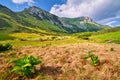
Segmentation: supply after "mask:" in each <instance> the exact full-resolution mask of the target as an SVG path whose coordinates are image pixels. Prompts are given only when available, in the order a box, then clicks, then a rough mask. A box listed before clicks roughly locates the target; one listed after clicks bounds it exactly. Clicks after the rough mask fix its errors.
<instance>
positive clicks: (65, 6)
mask: <svg viewBox="0 0 120 80" xmlns="http://www.w3.org/2000/svg"><path fill="white" fill-rule="evenodd" d="M119 3H120V2H119V0H0V4H2V5H4V6H7V7H8V8H10V9H11V10H13V11H16V12H18V11H22V10H24V8H28V7H29V6H37V7H40V8H41V9H44V10H46V11H48V12H50V13H52V14H55V15H57V16H59V17H69V18H74V17H80V16H89V17H91V18H92V19H93V21H95V22H98V23H100V24H103V25H110V26H118V25H120V4H119Z"/></svg>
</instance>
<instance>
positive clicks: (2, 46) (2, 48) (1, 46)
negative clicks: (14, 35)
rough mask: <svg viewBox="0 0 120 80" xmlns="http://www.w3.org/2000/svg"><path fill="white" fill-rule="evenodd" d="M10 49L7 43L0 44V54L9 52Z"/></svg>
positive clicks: (10, 46)
mask: <svg viewBox="0 0 120 80" xmlns="http://www.w3.org/2000/svg"><path fill="white" fill-rule="evenodd" d="M11 49H12V45H11V44H9V43H7V44H0V52H2V51H7V50H11Z"/></svg>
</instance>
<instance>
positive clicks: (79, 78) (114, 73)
mask: <svg viewBox="0 0 120 80" xmlns="http://www.w3.org/2000/svg"><path fill="white" fill-rule="evenodd" d="M111 48H114V51H111V50H110V49H111ZM88 51H91V52H92V54H95V55H97V56H98V57H99V59H100V65H99V66H96V67H94V66H92V65H91V64H90V60H89V59H88V60H86V59H83V56H84V55H86V54H87V52H88ZM15 52H16V55H15V56H16V57H21V56H23V55H24V54H27V55H34V56H36V57H37V56H41V57H42V66H41V70H40V71H38V73H37V74H36V75H35V76H34V77H33V78H32V79H33V80H120V45H117V44H92V43H80V44H73V45H64V46H49V47H45V48H42V47H30V46H28V47H16V48H14V50H13V51H11V52H10V53H8V54H6V55H5V54H2V53H1V54H0V65H1V66H0V73H2V74H3V77H1V76H0V78H1V80H2V79H6V77H11V76H10V75H11V74H10V73H9V71H8V72H7V73H9V74H10V75H9V74H7V73H6V71H7V69H9V68H10V67H11V65H9V64H8V62H10V60H12V59H14V57H15V56H14V53H15ZM13 78H14V77H11V78H9V79H13ZM14 79H15V78H14Z"/></svg>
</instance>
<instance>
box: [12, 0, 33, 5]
mask: <svg viewBox="0 0 120 80" xmlns="http://www.w3.org/2000/svg"><path fill="white" fill-rule="evenodd" d="M12 2H13V3H15V4H24V3H28V5H30V6H31V5H32V4H33V3H34V1H33V0H12Z"/></svg>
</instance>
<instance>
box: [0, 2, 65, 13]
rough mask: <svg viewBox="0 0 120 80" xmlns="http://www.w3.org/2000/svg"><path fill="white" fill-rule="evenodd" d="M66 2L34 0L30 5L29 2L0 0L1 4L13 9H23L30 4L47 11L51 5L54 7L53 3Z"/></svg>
mask: <svg viewBox="0 0 120 80" xmlns="http://www.w3.org/2000/svg"><path fill="white" fill-rule="evenodd" d="M16 1H17V0H16ZM18 1H19V0H18ZM21 1H22V0H21ZM23 1H24V0H23ZM26 1H27V0H26ZM28 1H29V0H28ZM65 2H66V0H34V2H33V3H31V5H29V3H28V2H24V3H19V2H18V3H14V2H13V0H0V4H2V5H4V6H7V7H8V8H10V9H11V10H13V11H22V10H23V9H24V8H27V7H29V6H38V7H40V8H42V9H44V10H46V11H50V9H51V7H53V5H55V4H63V3H65Z"/></svg>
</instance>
